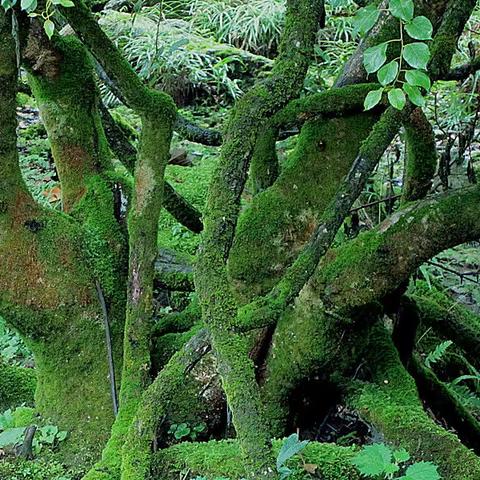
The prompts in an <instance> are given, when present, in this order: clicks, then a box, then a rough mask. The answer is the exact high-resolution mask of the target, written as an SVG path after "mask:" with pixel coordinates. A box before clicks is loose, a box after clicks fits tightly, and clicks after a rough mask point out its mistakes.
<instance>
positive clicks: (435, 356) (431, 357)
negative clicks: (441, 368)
mask: <svg viewBox="0 0 480 480" xmlns="http://www.w3.org/2000/svg"><path fill="white" fill-rule="evenodd" d="M452 344H453V342H452V341H451V340H447V341H445V342H442V343H440V345H437V347H436V348H435V350H434V351H433V352H430V353H429V354H428V355H427V358H426V359H425V365H426V366H427V367H428V368H430V367H431V366H432V364H433V363H437V362H439V361H440V360H441V359H442V357H443V356H444V355H445V353H446V351H447V349H448V348H449V347H450V346H451V345H452Z"/></svg>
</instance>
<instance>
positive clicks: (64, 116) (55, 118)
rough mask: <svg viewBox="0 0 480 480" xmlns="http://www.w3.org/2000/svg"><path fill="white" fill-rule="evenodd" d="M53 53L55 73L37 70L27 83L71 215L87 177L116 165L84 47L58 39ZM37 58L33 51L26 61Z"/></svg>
mask: <svg viewBox="0 0 480 480" xmlns="http://www.w3.org/2000/svg"><path fill="white" fill-rule="evenodd" d="M50 48H51V50H50V51H48V55H51V56H52V57H53V58H55V61H54V62H52V65H51V67H50V68H52V69H53V70H54V72H51V71H49V70H45V71H43V70H40V71H39V72H36V71H35V72H33V73H32V74H31V75H30V76H29V82H30V85H31V87H32V92H33V94H34V96H35V99H36V101H37V104H38V107H39V110H40V114H41V117H42V120H43V122H44V124H45V126H46V129H47V132H48V137H49V140H50V143H51V148H52V153H53V157H54V160H55V164H56V167H57V170H58V174H59V177H60V180H61V183H62V200H63V206H64V209H65V210H66V211H70V210H71V209H72V208H73V207H74V206H75V204H76V203H77V202H78V201H79V200H80V199H81V198H82V197H83V195H84V194H85V191H86V188H87V187H86V182H87V181H88V178H89V176H91V175H92V174H96V173H99V172H100V171H102V170H108V169H111V168H112V165H111V162H110V157H109V153H108V147H107V143H106V140H105V136H104V133H103V129H102V128H101V123H100V118H99V116H98V112H97V110H96V108H97V104H98V99H99V94H98V90H97V86H96V84H95V78H94V70H93V66H92V64H91V61H90V58H89V57H88V55H87V52H86V50H85V48H84V46H83V45H82V44H81V43H80V42H79V40H78V39H77V38H76V37H73V36H69V37H61V38H60V37H56V38H55V41H54V43H53V46H52V47H50ZM35 54H36V51H35V50H34V47H33V46H30V50H27V56H28V55H31V56H33V55H35ZM79 98H81V99H82V101H81V102H79V101H78V99H79Z"/></svg>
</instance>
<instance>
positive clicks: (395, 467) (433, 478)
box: [352, 443, 441, 480]
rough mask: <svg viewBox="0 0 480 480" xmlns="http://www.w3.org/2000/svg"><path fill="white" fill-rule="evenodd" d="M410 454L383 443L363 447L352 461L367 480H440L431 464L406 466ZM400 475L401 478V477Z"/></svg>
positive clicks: (423, 463) (420, 463) (419, 463)
mask: <svg viewBox="0 0 480 480" xmlns="http://www.w3.org/2000/svg"><path fill="white" fill-rule="evenodd" d="M409 460H410V454H409V453H408V452H407V451H406V450H404V449H400V450H392V449H391V448H390V447H389V446H387V445H385V444H383V443H376V444H374V445H368V446H366V447H363V448H362V450H361V451H360V452H359V453H358V454H357V455H356V456H355V457H354V458H353V459H352V463H353V465H355V466H356V467H357V469H358V471H359V472H360V473H361V474H362V475H363V476H364V477H367V478H374V479H379V480H380V479H385V480H390V479H396V480H440V478H441V477H440V475H439V474H438V472H437V466H436V465H434V464H433V463H431V462H417V463H412V464H410V465H409V466H406V465H405V463H406V462H408V461H409ZM399 475H400V476H399Z"/></svg>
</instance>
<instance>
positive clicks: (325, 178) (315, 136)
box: [229, 115, 374, 298]
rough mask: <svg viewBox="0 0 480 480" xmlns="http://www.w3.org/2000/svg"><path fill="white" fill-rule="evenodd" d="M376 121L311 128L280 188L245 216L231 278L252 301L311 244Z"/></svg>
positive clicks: (313, 123) (258, 201) (268, 192)
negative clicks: (320, 219)
mask: <svg viewBox="0 0 480 480" xmlns="http://www.w3.org/2000/svg"><path fill="white" fill-rule="evenodd" d="M373 118H374V117H373V116H364V115H361V116H356V115H354V116H351V117H347V118H345V119H335V120H330V121H323V120H316V121H311V122H308V123H307V124H305V126H304V127H303V129H302V132H301V135H300V138H299V141H298V146H297V148H296V150H295V152H294V153H293V155H292V156H291V157H290V158H289V159H288V161H287V163H286V164H285V166H284V168H283V170H282V173H281V175H280V177H279V178H278V180H277V181H276V182H275V185H274V186H273V187H271V188H269V189H267V190H266V191H264V192H262V193H261V194H259V195H257V197H256V198H255V199H254V200H253V201H252V204H251V205H250V206H249V207H248V208H247V209H246V210H245V211H244V212H243V214H242V215H241V217H240V219H239V223H238V226H237V230H236V236H235V241H234V243H233V246H232V250H231V253H230V259H229V273H230V276H231V277H232V278H233V279H234V280H235V282H236V284H237V286H238V288H239V291H240V292H241V293H242V294H244V295H246V296H247V298H248V297H251V295H252V294H260V293H265V292H266V291H268V289H269V288H271V287H272V286H273V284H274V283H276V281H277V280H278V278H279V277H280V275H281V274H282V273H283V272H284V271H285V268H286V267H287V266H288V265H289V264H290V263H291V262H292V261H293V260H294V259H295V257H296V256H297V255H298V253H299V251H300V249H301V248H302V247H303V246H304V245H305V244H306V242H307V241H308V240H309V239H310V235H311V234H312V233H313V230H314V228H315V226H316V224H317V221H318V219H319V217H320V215H321V214H322V212H323V209H324V208H326V206H327V205H328V203H329V201H330V200H331V199H332V198H333V196H334V195H335V193H336V191H337V188H338V185H339V183H340V182H341V180H342V179H343V177H344V176H345V175H346V174H347V173H348V171H349V170H350V167H351V164H352V162H353V160H354V159H355V157H356V155H357V153H358V148H359V145H360V142H361V141H362V140H364V139H365V137H366V136H367V135H368V133H369V131H370V128H371V126H372V123H373ZM319 185H322V188H318V187H319Z"/></svg>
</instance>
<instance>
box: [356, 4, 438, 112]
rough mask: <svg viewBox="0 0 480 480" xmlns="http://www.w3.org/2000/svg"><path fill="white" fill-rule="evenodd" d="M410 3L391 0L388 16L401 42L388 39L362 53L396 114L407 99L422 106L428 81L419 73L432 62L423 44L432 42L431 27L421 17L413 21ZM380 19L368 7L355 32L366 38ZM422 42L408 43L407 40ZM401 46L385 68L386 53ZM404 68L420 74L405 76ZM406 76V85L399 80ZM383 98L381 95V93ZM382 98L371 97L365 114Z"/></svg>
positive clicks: (426, 19) (360, 17) (374, 7)
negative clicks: (397, 27) (396, 25)
mask: <svg viewBox="0 0 480 480" xmlns="http://www.w3.org/2000/svg"><path fill="white" fill-rule="evenodd" d="M414 9H415V6H414V3H413V0H390V2H389V12H390V14H391V15H392V16H393V17H395V18H397V19H398V21H399V23H400V38H397V39H390V40H388V41H386V42H383V43H380V44H378V45H374V46H372V47H370V48H367V49H366V50H365V53H364V59H363V65H364V67H365V70H366V71H367V73H368V74H373V73H377V79H378V81H379V83H380V84H382V85H383V86H384V87H386V88H385V91H387V92H388V100H389V102H390V104H391V105H392V106H393V107H395V108H397V109H398V110H403V108H404V107H405V105H406V96H408V98H409V99H410V101H411V102H412V103H413V104H415V105H417V106H423V105H424V104H425V100H424V99H423V95H422V92H421V90H420V88H418V87H422V88H424V89H425V90H426V91H429V89H430V83H431V82H430V78H429V77H428V75H427V74H426V73H425V72H423V71H422V70H427V68H428V63H429V61H430V58H431V54H430V48H429V47H428V45H427V44H426V43H424V41H428V40H431V39H432V33H433V25H432V23H431V22H430V20H429V19H428V18H427V17H424V16H422V15H420V16H418V17H414ZM379 15H380V9H379V7H376V6H374V5H368V6H367V7H365V8H363V9H361V10H360V11H359V12H358V14H357V16H356V18H355V24H356V31H357V32H359V33H361V34H363V35H365V34H366V33H367V32H368V31H370V30H371V29H372V28H373V26H374V25H375V23H376V22H377V20H378V18H379ZM407 35H408V36H409V37H410V38H411V39H414V40H422V41H421V42H413V43H407V42H406V36H407ZM396 43H398V44H400V55H399V57H398V58H396V59H394V60H393V61H391V62H390V63H388V64H386V62H387V58H388V50H389V47H390V46H391V45H392V44H396ZM405 64H407V65H408V66H410V67H412V68H414V69H415V70H417V71H419V73H421V76H420V75H419V73H416V74H414V75H407V74H408V73H409V72H410V71H411V70H410V69H406V68H404V66H405ZM402 76H405V81H403V80H402ZM382 94H383V91H382ZM381 100H382V95H378V93H377V94H376V95H370V96H369V97H367V98H366V99H365V110H370V109H372V108H373V107H375V106H376V105H378V104H379V103H380V102H381Z"/></svg>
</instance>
